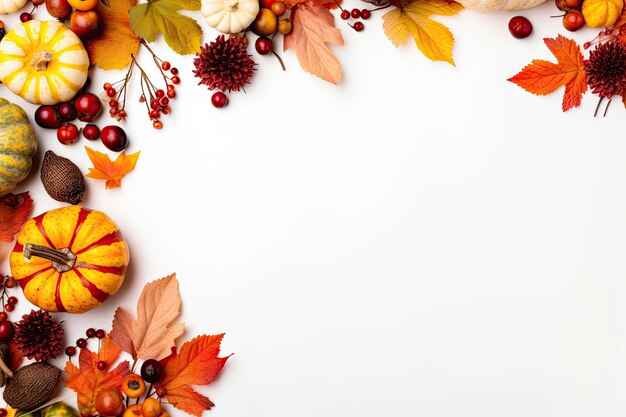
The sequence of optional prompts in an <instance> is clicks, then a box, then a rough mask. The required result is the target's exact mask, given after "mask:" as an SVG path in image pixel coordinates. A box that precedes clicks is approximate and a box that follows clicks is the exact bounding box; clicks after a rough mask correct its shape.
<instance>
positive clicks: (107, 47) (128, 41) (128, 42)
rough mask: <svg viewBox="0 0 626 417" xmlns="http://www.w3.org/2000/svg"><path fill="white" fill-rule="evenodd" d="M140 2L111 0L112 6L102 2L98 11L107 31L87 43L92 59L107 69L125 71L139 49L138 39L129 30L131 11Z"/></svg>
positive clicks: (97, 8) (97, 7)
mask: <svg viewBox="0 0 626 417" xmlns="http://www.w3.org/2000/svg"><path fill="white" fill-rule="evenodd" d="M136 4H137V0H109V7H107V6H105V5H104V4H103V3H102V2H101V1H98V5H97V6H96V8H95V10H96V11H97V12H98V14H99V15H100V16H101V17H102V21H103V22H104V29H103V30H102V32H101V33H100V34H99V35H98V36H96V37H95V38H93V39H89V40H86V41H85V46H86V47H87V52H89V60H90V61H91V64H92V65H96V64H97V65H98V66H99V67H100V68H102V69H105V70H110V69H123V68H125V67H126V66H127V65H128V64H130V61H131V57H130V55H131V54H136V53H137V49H139V38H138V37H137V35H135V32H133V30H132V29H131V27H130V15H129V14H128V10H130V8H131V7H133V6H135V5H136Z"/></svg>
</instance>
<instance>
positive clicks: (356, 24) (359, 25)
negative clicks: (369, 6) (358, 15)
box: [353, 22, 365, 32]
mask: <svg viewBox="0 0 626 417" xmlns="http://www.w3.org/2000/svg"><path fill="white" fill-rule="evenodd" d="M353 27H354V30H356V31H357V32H360V31H362V30H363V29H365V25H363V22H354V26H353Z"/></svg>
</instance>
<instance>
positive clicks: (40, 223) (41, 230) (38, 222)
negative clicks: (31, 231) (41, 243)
mask: <svg viewBox="0 0 626 417" xmlns="http://www.w3.org/2000/svg"><path fill="white" fill-rule="evenodd" d="M45 215H46V213H44V214H42V215H39V216H37V217H35V218H34V219H33V220H34V221H35V226H37V229H39V233H40V234H41V236H42V237H43V238H44V240H45V241H46V243H47V244H48V246H49V247H51V248H52V249H57V247H56V246H55V245H54V243H52V241H51V240H50V238H49V237H48V233H47V232H46V229H45V228H44V227H43V218H44V217H45Z"/></svg>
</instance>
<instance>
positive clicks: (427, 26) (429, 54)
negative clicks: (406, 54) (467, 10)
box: [383, 0, 463, 65]
mask: <svg viewBox="0 0 626 417" xmlns="http://www.w3.org/2000/svg"><path fill="white" fill-rule="evenodd" d="M461 10H463V6H461V5H460V4H459V3H457V2H454V1H447V0H418V1H413V2H412V3H409V4H405V3H403V4H402V7H399V8H397V9H394V10H392V11H390V12H387V13H386V14H385V15H384V16H383V29H384V30H385V35H387V38H389V40H390V41H391V43H393V44H394V46H396V47H398V46H400V45H402V44H404V43H405V42H406V41H407V39H408V37H409V34H410V35H412V36H413V38H414V39H415V44H416V45H417V47H418V48H419V50H420V51H421V52H422V53H423V54H424V56H425V57H426V58H428V59H430V60H431V61H445V62H449V63H450V64H452V65H454V60H453V59H452V46H453V45H454V36H453V35H452V33H451V32H450V30H449V29H448V28H447V27H446V26H445V25H442V24H441V23H439V22H436V21H434V20H432V19H431V18H430V17H429V16H431V15H439V16H452V15H455V14H457V13H458V12H459V11H461Z"/></svg>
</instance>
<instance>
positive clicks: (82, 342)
mask: <svg viewBox="0 0 626 417" xmlns="http://www.w3.org/2000/svg"><path fill="white" fill-rule="evenodd" d="M106 335H107V333H106V331H105V330H104V329H98V330H96V329H94V328H93V327H90V328H88V329H87V330H86V331H85V336H86V337H79V338H78V339H76V346H68V347H66V348H65V354H66V355H67V357H68V358H71V357H72V356H74V355H76V347H79V348H81V349H82V348H84V347H85V346H87V341H88V340H89V339H93V338H96V339H98V340H102V339H104V337H105V336H106ZM100 362H102V365H100ZM100 362H98V364H97V367H98V369H100V368H101V367H102V369H100V370H103V369H104V368H106V366H107V364H106V363H105V362H103V361H100Z"/></svg>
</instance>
